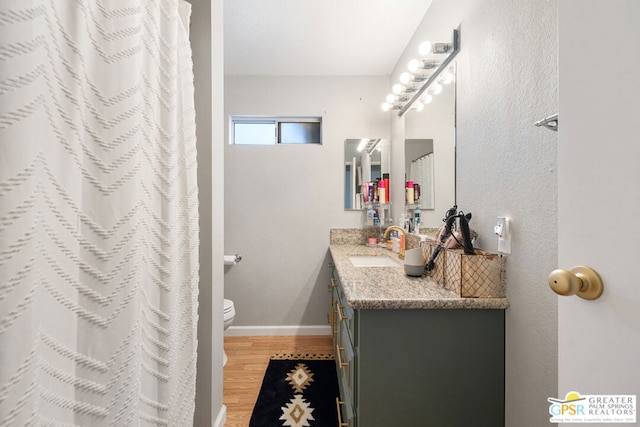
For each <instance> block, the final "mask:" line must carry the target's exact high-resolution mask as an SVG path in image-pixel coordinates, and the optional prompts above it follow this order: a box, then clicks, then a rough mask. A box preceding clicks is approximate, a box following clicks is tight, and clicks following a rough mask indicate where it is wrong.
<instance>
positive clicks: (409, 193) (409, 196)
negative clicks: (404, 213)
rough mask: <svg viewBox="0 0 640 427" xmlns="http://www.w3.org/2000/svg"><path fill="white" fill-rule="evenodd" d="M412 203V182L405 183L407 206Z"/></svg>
mask: <svg viewBox="0 0 640 427" xmlns="http://www.w3.org/2000/svg"><path fill="white" fill-rule="evenodd" d="M413 202H414V200H413V181H407V204H409V205H412V204H413Z"/></svg>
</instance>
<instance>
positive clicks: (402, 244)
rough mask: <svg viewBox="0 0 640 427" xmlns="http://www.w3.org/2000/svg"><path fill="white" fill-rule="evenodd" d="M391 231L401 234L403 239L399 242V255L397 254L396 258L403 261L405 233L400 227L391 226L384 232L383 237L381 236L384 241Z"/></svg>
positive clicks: (405, 241) (405, 242) (405, 244)
mask: <svg viewBox="0 0 640 427" xmlns="http://www.w3.org/2000/svg"><path fill="white" fill-rule="evenodd" d="M391 230H398V231H401V232H402V235H403V238H402V239H401V240H400V253H399V254H398V258H400V259H404V253H405V248H406V246H407V232H406V231H405V230H404V228H402V227H399V226H397V225H392V226H391V227H389V228H387V229H386V230H385V232H384V235H383V236H382V238H383V239H384V240H385V241H386V240H387V238H388V237H389V233H390V232H391Z"/></svg>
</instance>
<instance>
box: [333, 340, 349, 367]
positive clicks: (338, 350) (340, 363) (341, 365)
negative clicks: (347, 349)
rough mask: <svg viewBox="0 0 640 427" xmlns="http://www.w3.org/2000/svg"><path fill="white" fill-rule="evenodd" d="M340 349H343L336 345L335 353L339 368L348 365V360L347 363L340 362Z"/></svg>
mask: <svg viewBox="0 0 640 427" xmlns="http://www.w3.org/2000/svg"><path fill="white" fill-rule="evenodd" d="M342 350H344V347H340V345H336V354H337V355H338V367H339V368H340V369H342V368H343V367H345V366H349V362H347V363H343V362H342V354H341V353H340V352H341V351H342Z"/></svg>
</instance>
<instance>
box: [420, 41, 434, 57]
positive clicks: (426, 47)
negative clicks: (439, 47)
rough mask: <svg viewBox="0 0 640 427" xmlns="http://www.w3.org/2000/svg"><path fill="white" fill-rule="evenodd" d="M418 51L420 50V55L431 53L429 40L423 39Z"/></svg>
mask: <svg viewBox="0 0 640 427" xmlns="http://www.w3.org/2000/svg"><path fill="white" fill-rule="evenodd" d="M418 52H420V55H422V56H425V55H429V54H430V53H431V42H430V41H423V42H422V43H420V46H419V47H418Z"/></svg>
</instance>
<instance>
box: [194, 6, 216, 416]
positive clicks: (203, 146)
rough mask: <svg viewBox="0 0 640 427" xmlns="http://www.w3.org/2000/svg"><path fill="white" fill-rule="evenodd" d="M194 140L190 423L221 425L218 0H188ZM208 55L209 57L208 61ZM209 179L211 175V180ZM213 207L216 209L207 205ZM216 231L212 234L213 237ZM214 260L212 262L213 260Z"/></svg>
mask: <svg viewBox="0 0 640 427" xmlns="http://www.w3.org/2000/svg"><path fill="white" fill-rule="evenodd" d="M190 3H191V4H192V14H191V20H192V21H191V37H190V38H191V49H192V51H193V73H194V84H195V108H196V132H197V133H196V137H197V139H198V143H197V150H198V199H199V203H200V205H199V214H200V251H199V256H200V272H199V273H200V284H199V295H198V305H199V307H198V316H199V319H198V361H197V377H196V408H195V414H194V425H195V426H211V425H216V424H214V423H216V420H217V421H218V422H219V424H218V425H219V426H220V427H222V424H221V419H220V418H221V417H224V407H223V406H222V348H223V347H222V340H223V333H222V311H223V307H222V299H223V297H222V280H223V272H222V261H221V259H222V253H223V250H222V239H223V233H224V230H223V222H222V215H223V214H224V211H223V210H222V206H223V203H224V199H223V197H222V191H223V186H222V175H223V172H222V167H223V162H222V155H223V154H224V151H223V147H222V143H223V141H222V140H223V135H224V128H223V126H222V123H223V121H222V89H223V88H222V84H223V79H222V75H223V73H224V69H223V64H222V62H221V60H220V59H219V58H222V57H223V56H222V53H223V50H222V45H221V44H222V32H221V28H222V25H221V24H222V0H219V1H218V0H216V1H211V0H190ZM212 59H213V60H212ZM212 178H215V180H214V179H212ZM212 206H217V207H220V209H212ZM214 236H215V238H214ZM216 260H218V262H217V263H216V262H215V261H216Z"/></svg>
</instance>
